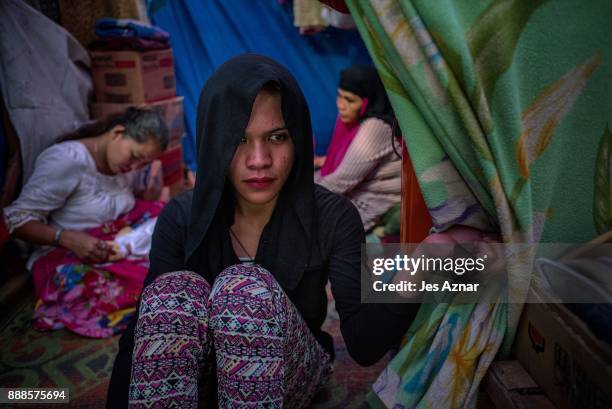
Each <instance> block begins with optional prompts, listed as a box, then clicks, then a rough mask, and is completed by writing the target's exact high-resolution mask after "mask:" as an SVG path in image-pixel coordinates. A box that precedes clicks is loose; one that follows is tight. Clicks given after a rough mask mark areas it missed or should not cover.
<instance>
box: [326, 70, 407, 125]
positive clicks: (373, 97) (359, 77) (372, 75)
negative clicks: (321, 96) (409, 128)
mask: <svg viewBox="0 0 612 409" xmlns="http://www.w3.org/2000/svg"><path fill="white" fill-rule="evenodd" d="M338 87H339V88H341V89H343V90H345V91H349V92H352V93H353V94H357V95H359V96H360V97H361V98H367V99H368V106H367V107H366V111H365V112H364V113H363V115H362V116H361V117H360V120H361V121H363V120H365V119H367V118H378V119H381V120H383V121H385V122H386V123H387V124H389V126H393V121H394V119H395V114H394V113H393V108H392V107H391V102H389V98H388V97H387V92H386V91H385V87H384V86H383V84H382V81H381V80H380V77H379V76H378V73H377V72H376V69H375V68H374V67H371V66H368V65H353V66H352V67H349V68H346V69H344V70H342V72H341V73H340V81H339V83H338Z"/></svg>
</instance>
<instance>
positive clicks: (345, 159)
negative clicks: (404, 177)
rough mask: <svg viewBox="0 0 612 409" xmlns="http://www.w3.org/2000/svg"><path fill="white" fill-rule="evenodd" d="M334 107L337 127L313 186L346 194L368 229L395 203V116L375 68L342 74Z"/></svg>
mask: <svg viewBox="0 0 612 409" xmlns="http://www.w3.org/2000/svg"><path fill="white" fill-rule="evenodd" d="M336 104H337V106H338V119H337V120H336V127H335V129H334V134H333V136H332V140H331V143H330V146H329V149H328V151H327V156H326V158H325V162H324V164H323V166H322V168H321V169H320V170H319V171H318V172H317V173H316V174H315V182H316V183H318V184H320V185H322V186H324V187H326V188H327V189H329V190H331V191H332V192H335V193H338V194H342V195H345V196H347V197H348V198H349V199H350V200H351V201H352V202H353V204H354V205H355V206H356V207H357V210H359V214H360V215H361V220H362V222H363V225H364V228H365V230H366V231H368V230H371V229H372V228H373V227H374V226H376V224H377V222H378V221H379V219H380V217H381V216H382V215H384V214H385V213H386V212H387V211H389V210H390V209H391V208H392V207H393V206H394V205H395V204H397V203H399V202H400V190H401V183H400V182H401V157H400V156H399V154H398V153H397V152H398V151H399V140H397V138H395V137H394V135H393V130H392V126H393V122H394V120H395V116H394V114H393V110H392V108H391V104H390V103H389V99H388V98H387V94H386V92H385V89H384V87H383V85H382V82H381V81H380V78H379V77H378V74H377V73H376V70H375V69H374V68H373V67H369V66H353V67H350V68H347V69H345V70H344V71H342V73H341V74H340V83H339V86H338V97H337V101H336Z"/></svg>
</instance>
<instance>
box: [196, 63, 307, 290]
mask: <svg viewBox="0 0 612 409" xmlns="http://www.w3.org/2000/svg"><path fill="white" fill-rule="evenodd" d="M270 82H272V83H276V84H277V85H278V86H279V88H280V93H281V98H282V114H283V117H284V120H285V125H286V126H287V128H288V130H289V133H290V135H291V138H292V139H293V143H294V145H295V160H294V165H293V169H292V171H291V173H290V175H289V178H288V179H287V181H286V182H285V185H284V187H283V189H282V191H281V193H280V197H279V200H278V201H277V204H276V207H275V209H274V212H273V214H272V217H271V219H270V221H269V222H268V224H267V225H266V227H265V228H264V232H263V233H262V234H263V235H264V237H269V238H273V239H272V240H265V239H264V240H262V241H260V246H259V248H258V250H257V256H256V260H255V261H256V263H258V264H261V265H262V266H263V267H265V268H267V269H268V270H269V271H271V272H272V273H273V274H274V276H275V277H276V279H277V280H278V281H279V283H280V284H281V286H283V288H286V289H292V288H294V287H295V286H296V285H297V283H298V281H299V279H300V277H301V274H302V272H303V271H304V269H305V268H306V265H307V260H308V259H309V257H310V254H309V251H310V248H311V246H310V243H311V240H312V233H311V229H312V221H313V211H314V182H313V176H312V175H313V162H312V161H313V157H312V155H313V154H312V131H311V124H310V113H309V111H308V107H307V105H306V101H305V99H304V96H303V94H302V92H301V90H300V88H299V86H298V84H297V82H296V81H295V79H294V78H293V76H292V75H291V74H290V73H289V72H288V71H287V70H286V69H285V68H284V67H282V66H281V65H280V64H278V63H277V62H275V61H273V60H272V59H270V58H267V57H264V56H260V55H254V54H244V55H241V56H238V57H235V58H232V59H231V60H229V61H227V62H226V63H224V64H223V65H221V66H220V67H219V68H218V69H217V70H216V71H215V72H214V73H213V74H212V75H211V76H210V78H209V79H208V81H207V82H206V84H205V85H204V88H203V90H202V93H201V95H200V101H199V104H198V111H197V120H196V130H197V144H196V148H197V152H198V177H197V179H196V184H195V188H194V192H193V201H192V208H191V220H190V226H189V233H188V237H187V242H186V246H185V250H186V251H185V263H186V265H187V266H188V268H190V269H192V270H194V271H196V272H198V273H200V274H202V275H203V276H204V277H206V278H207V279H209V280H212V279H214V278H215V277H216V276H217V274H219V273H220V272H221V271H222V270H223V269H224V268H225V267H227V266H229V265H231V264H233V263H236V262H237V261H238V260H237V258H236V255H235V254H234V252H233V250H232V246H231V239H230V236H229V227H230V226H231V225H232V224H233V220H234V211H235V201H234V193H233V187H232V186H231V184H230V183H229V182H228V181H227V180H226V175H227V173H228V169H229V165H230V162H231V160H232V158H233V156H234V152H235V150H236V148H237V147H238V144H239V143H240V141H241V139H242V138H243V136H244V133H245V129H246V126H247V123H248V121H249V117H250V114H251V109H252V107H253V102H254V101H255V97H256V96H257V94H258V92H259V91H260V90H261V88H262V87H263V86H264V85H266V84H268V83H270ZM211 283H212V281H211Z"/></svg>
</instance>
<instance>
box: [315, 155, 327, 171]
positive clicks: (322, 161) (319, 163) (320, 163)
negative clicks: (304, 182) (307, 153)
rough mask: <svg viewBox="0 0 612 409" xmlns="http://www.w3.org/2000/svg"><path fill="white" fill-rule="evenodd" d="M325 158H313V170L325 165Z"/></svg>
mask: <svg viewBox="0 0 612 409" xmlns="http://www.w3.org/2000/svg"><path fill="white" fill-rule="evenodd" d="M325 158H326V156H316V155H315V157H314V168H315V169H319V168H322V167H323V165H324V164H325Z"/></svg>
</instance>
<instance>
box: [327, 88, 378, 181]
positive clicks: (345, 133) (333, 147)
mask: <svg viewBox="0 0 612 409" xmlns="http://www.w3.org/2000/svg"><path fill="white" fill-rule="evenodd" d="M367 107H368V99H367V98H363V103H362V104H361V109H360V110H359V116H362V115H363V114H364V113H365V111H366V109H367ZM357 131H359V121H357V122H355V123H352V124H345V123H344V122H342V121H341V120H340V116H339V115H338V118H337V119H336V126H335V128H334V134H333V135H332V139H331V142H330V144H329V148H327V156H326V158H325V163H324V164H323V167H322V168H321V176H326V175H329V174H330V173H333V172H334V171H335V170H336V169H337V168H338V166H340V164H341V163H342V159H344V155H345V154H346V151H347V150H348V148H349V146H351V142H353V139H355V135H357Z"/></svg>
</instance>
